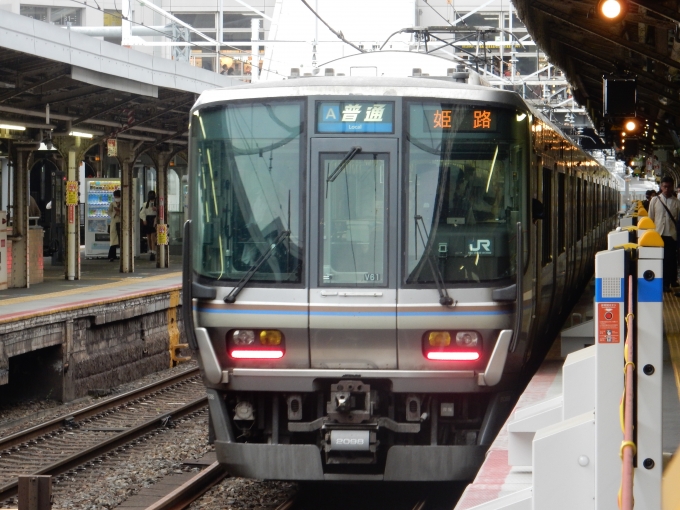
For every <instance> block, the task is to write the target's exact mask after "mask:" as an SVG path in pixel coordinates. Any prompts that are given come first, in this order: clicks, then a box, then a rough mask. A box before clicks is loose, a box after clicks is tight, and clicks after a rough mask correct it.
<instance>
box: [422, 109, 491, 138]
mask: <svg viewBox="0 0 680 510" xmlns="http://www.w3.org/2000/svg"><path fill="white" fill-rule="evenodd" d="M423 113H424V114H425V118H424V119H422V129H423V131H425V132H430V131H455V132H458V133H479V132H490V131H496V117H497V112H496V111H495V110H494V109H492V108H461V107H460V106H457V107H455V108H446V106H445V105H442V107H440V108H425V109H424V110H423ZM412 122H418V121H417V120H416V119H415V118H414V119H412Z"/></svg>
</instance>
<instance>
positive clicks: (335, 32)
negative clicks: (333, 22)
mask: <svg viewBox="0 0 680 510" xmlns="http://www.w3.org/2000/svg"><path fill="white" fill-rule="evenodd" d="M300 1H301V2H302V3H303V4H305V5H306V6H307V9H309V10H310V11H312V14H314V16H316V17H317V19H318V20H319V21H320V22H321V23H323V24H324V25H326V28H327V29H328V30H330V31H331V32H332V33H333V34H334V35H335V36H336V37H337V38H338V39H340V40H341V41H342V42H344V43H346V44H349V45H350V46H351V47H352V48H354V49H355V50H357V51H359V52H361V53H366V50H362V49H361V48H359V47H358V46H356V45H354V44H352V43H351V42H349V41H348V40H347V39H345V36H344V35H342V32H337V31H335V30H333V28H332V27H331V26H330V25H329V24H328V23H326V22H325V21H324V20H323V18H321V16H319V15H318V14H317V13H316V11H315V10H314V9H312V7H311V6H310V5H309V4H308V3H307V2H306V1H305V0H300Z"/></svg>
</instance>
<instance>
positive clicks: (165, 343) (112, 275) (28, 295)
mask: <svg viewBox="0 0 680 510" xmlns="http://www.w3.org/2000/svg"><path fill="white" fill-rule="evenodd" d="M181 268H182V261H181V257H179V256H174V255H173V256H171V257H170V264H169V267H168V268H162V269H161V268H156V263H155V262H152V261H150V260H149V256H148V255H142V256H141V257H138V258H136V259H135V272H134V273H121V272H120V270H119V264H118V263H117V262H109V261H108V260H107V259H86V258H84V257H82V258H81V276H82V278H81V279H80V280H75V281H69V280H66V279H65V278H64V267H63V266H52V265H51V263H50V260H49V259H46V260H45V265H44V281H43V283H40V284H36V285H33V286H31V287H30V288H12V289H7V290H2V291H0V402H11V401H14V400H20V399H25V398H54V399H56V400H62V401H69V400H73V399H76V398H80V397H82V396H85V395H87V394H88V393H90V392H92V391H99V390H102V389H106V388H111V387H114V386H116V385H120V384H124V383H127V382H131V381H133V380H135V379H138V378H139V377H141V376H143V375H146V374H149V373H153V372H157V371H159V370H162V369H165V368H168V367H169V366H174V365H176V364H177V363H179V362H180V361H182V359H183V358H184V357H186V356H187V355H188V354H189V353H188V350H187V349H186V348H184V347H183V346H182V340H181V338H183V322H182V314H181V275H182V273H181Z"/></svg>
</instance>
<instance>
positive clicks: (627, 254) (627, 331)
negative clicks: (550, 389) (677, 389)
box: [474, 215, 663, 510]
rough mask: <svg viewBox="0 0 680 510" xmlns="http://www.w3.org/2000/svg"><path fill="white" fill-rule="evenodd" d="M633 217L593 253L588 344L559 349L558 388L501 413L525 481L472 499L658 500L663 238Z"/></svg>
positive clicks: (510, 503)
mask: <svg viewBox="0 0 680 510" xmlns="http://www.w3.org/2000/svg"><path fill="white" fill-rule="evenodd" d="M641 216H644V215H641ZM634 219H635V220H636V221H635V222H634V223H636V225H630V227H631V228H628V229H625V228H624V229H621V228H619V229H617V231H615V232H612V233H610V234H609V242H608V247H609V249H608V250H607V251H603V252H599V253H598V254H597V255H596V256H595V310H594V333H595V345H593V346H592V347H587V348H585V349H581V350H579V351H576V352H573V353H571V354H569V355H568V356H567V359H566V361H565V363H564V367H563V371H562V374H563V378H562V395H561V396H560V397H557V398H553V399H550V400H547V401H544V402H540V403H538V404H536V405H533V406H530V407H526V408H523V409H520V410H517V411H516V412H515V413H514V415H513V417H512V418H511V420H510V421H509V423H508V463H509V464H510V465H511V466H530V469H531V470H532V486H531V487H530V488H527V489H524V490H521V491H518V492H515V493H513V494H510V495H507V496H504V497H502V498H499V499H496V500H493V501H489V502H487V503H484V504H482V505H478V506H476V507H474V509H476V510H500V509H513V510H573V509H577V508H578V509H593V510H617V509H619V508H622V509H624V510H631V509H632V508H636V509H642V510H660V509H661V508H662V506H661V488H662V487H661V484H662V470H663V466H662V464H663V463H662V443H661V423H662V407H661V406H662V404H661V398H662V391H661V383H662V370H663V315H662V314H663V273H662V266H663V264H662V261H663V241H662V239H661V237H660V236H659V234H657V233H656V231H654V230H653V229H654V224H653V223H651V220H649V218H644V217H639V218H638V217H635V218H634ZM638 219H639V220H640V221H637V220H638ZM631 223H632V222H631ZM634 241H637V242H634ZM626 298H627V299H626ZM624 373H627V380H626V377H624ZM626 383H628V384H627V389H626V391H625V392H624V387H625V386H626ZM622 395H623V396H622ZM624 425H625V426H624ZM633 505H634V506H633Z"/></svg>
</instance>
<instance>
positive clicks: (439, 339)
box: [428, 331, 451, 347]
mask: <svg viewBox="0 0 680 510" xmlns="http://www.w3.org/2000/svg"><path fill="white" fill-rule="evenodd" d="M428 342H429V344H430V345H431V346H432V347H448V346H449V345H451V333H449V332H448V331H432V332H430V334H429V335H428Z"/></svg>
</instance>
